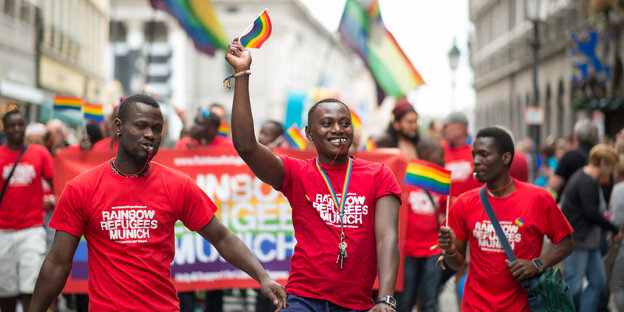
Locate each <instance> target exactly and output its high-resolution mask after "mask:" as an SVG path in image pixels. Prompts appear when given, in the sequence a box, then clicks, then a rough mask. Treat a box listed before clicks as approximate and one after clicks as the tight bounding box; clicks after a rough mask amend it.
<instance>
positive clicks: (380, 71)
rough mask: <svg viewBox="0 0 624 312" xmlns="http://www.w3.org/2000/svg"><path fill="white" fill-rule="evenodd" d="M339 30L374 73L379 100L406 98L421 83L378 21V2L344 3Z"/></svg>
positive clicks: (418, 76) (379, 15) (390, 36)
mask: <svg viewBox="0 0 624 312" xmlns="http://www.w3.org/2000/svg"><path fill="white" fill-rule="evenodd" d="M338 31H339V32H340V34H341V35H342V39H343V40H344V42H346V43H347V46H349V48H351V50H353V51H354V52H355V53H357V54H358V55H359V56H360V57H361V58H362V60H363V61H364V63H365V64H366V66H367V67H368V69H369V70H370V71H371V73H372V74H373V77H374V78H375V82H376V84H377V90H378V93H380V94H378V99H379V100H380V104H381V100H383V98H384V97H385V96H386V95H389V96H396V97H399V96H405V94H406V93H407V91H409V90H412V89H416V88H417V87H418V86H420V85H422V84H424V83H425V82H424V80H423V79H422V77H421V76H420V74H419V73H418V71H417V70H416V69H415V68H414V66H413V65H412V63H411V62H410V60H409V59H408V58H407V56H406V55H405V53H403V50H401V47H400V46H399V44H398V43H397V42H396V40H395V39H394V36H392V34H391V33H390V32H389V31H388V30H387V29H386V28H385V26H384V24H383V21H382V20H381V13H380V11H379V3H377V0H347V2H346V4H345V9H344V13H343V14H342V20H341V21H340V27H339V28H338Z"/></svg>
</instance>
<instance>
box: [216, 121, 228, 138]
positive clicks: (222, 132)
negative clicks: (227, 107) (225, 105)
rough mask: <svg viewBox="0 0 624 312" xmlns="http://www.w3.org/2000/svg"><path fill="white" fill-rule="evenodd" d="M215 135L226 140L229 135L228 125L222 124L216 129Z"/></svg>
mask: <svg viewBox="0 0 624 312" xmlns="http://www.w3.org/2000/svg"><path fill="white" fill-rule="evenodd" d="M217 135H218V136H222V137H224V138H227V137H228V136H229V135H230V125H228V124H227V123H225V122H222V123H221V124H220V125H219V128H218V129H217Z"/></svg>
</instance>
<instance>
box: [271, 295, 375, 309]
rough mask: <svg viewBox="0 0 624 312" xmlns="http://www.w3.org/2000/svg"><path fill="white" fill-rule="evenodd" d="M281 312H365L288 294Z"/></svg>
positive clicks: (325, 301)
mask: <svg viewBox="0 0 624 312" xmlns="http://www.w3.org/2000/svg"><path fill="white" fill-rule="evenodd" d="M280 311H282V312H365V311H368V309H366V310H353V309H347V308H343V307H341V306H339V305H337V304H335V303H331V302H329V301H327V300H323V299H314V298H306V297H301V296H297V295H293V294H288V302H287V303H286V309H284V310H280Z"/></svg>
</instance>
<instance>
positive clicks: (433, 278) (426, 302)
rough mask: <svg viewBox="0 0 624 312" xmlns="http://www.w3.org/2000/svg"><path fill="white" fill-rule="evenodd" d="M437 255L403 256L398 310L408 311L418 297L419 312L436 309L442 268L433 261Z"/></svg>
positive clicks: (434, 311) (428, 311) (432, 311)
mask: <svg viewBox="0 0 624 312" xmlns="http://www.w3.org/2000/svg"><path fill="white" fill-rule="evenodd" d="M437 259H438V256H432V257H428V258H415V257H405V265H404V267H403V273H404V279H403V293H401V295H400V296H398V297H399V299H398V303H397V304H398V306H397V311H398V312H410V311H412V307H413V306H414V303H415V302H416V297H419V298H420V309H419V310H418V311H419V312H437V311H438V293H439V291H440V287H439V285H440V279H441V278H442V269H440V267H438V266H436V265H435V263H436V261H437Z"/></svg>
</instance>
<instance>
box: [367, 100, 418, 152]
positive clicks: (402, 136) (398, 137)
mask: <svg viewBox="0 0 624 312" xmlns="http://www.w3.org/2000/svg"><path fill="white" fill-rule="evenodd" d="M392 114H393V115H394V120H393V121H392V123H390V125H388V130H386V132H385V133H384V134H383V135H382V136H380V137H379V138H377V139H376V140H375V144H376V145H377V147H398V148H399V149H400V150H401V152H402V153H403V155H405V157H407V159H408V160H410V159H412V158H418V153H417V152H416V144H418V141H419V140H420V138H419V135H418V113H417V112H416V110H415V109H414V106H413V105H412V104H410V102H408V101H407V99H400V100H399V101H397V103H396V106H395V107H394V109H393V110H392Z"/></svg>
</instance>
